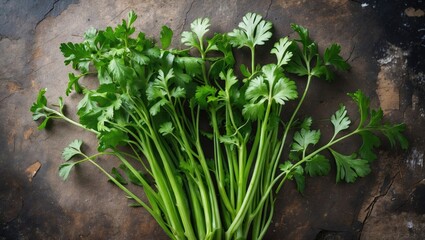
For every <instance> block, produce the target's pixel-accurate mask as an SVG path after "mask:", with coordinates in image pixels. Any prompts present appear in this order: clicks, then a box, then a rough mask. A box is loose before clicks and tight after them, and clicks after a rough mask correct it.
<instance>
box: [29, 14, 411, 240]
mask: <svg viewBox="0 0 425 240" xmlns="http://www.w3.org/2000/svg"><path fill="white" fill-rule="evenodd" d="M135 21H136V14H135V13H134V12H130V13H129V16H128V19H127V20H123V21H122V24H120V25H118V26H117V27H115V28H112V27H107V28H106V29H104V30H95V29H90V30H88V31H87V32H86V33H85V35H84V41H83V42H81V43H63V44H61V46H60V49H61V51H62V53H63V55H64V57H65V64H66V65H68V64H70V65H71V66H72V67H73V68H74V69H75V70H77V72H79V73H70V74H69V82H68V86H67V89H66V92H65V93H66V95H69V94H70V93H71V92H72V91H75V92H77V93H81V94H82V95H83V97H82V100H81V101H80V103H79V104H78V106H77V107H76V108H77V115H78V118H79V121H78V122H76V121H73V120H71V119H70V118H68V117H67V116H65V115H64V112H63V108H64V104H63V100H62V98H60V99H59V104H58V105H57V106H56V107H57V108H54V107H50V106H49V105H48V103H47V99H46V97H45V93H46V90H45V89H42V90H41V91H40V93H39V95H38V97H37V101H36V102H35V103H34V104H33V105H32V107H31V111H32V112H33V119H34V120H38V119H43V121H42V122H41V124H40V126H39V128H40V129H42V128H45V127H46V124H47V123H48V122H49V121H50V120H51V119H63V120H65V121H67V122H69V123H71V124H74V125H76V126H78V127H81V128H84V129H86V130H88V131H90V132H93V133H94V134H96V136H97V139H98V141H99V144H98V151H99V153H97V154H95V155H93V156H87V155H85V154H84V153H83V151H82V150H81V146H82V144H83V143H82V141H81V140H75V141H73V142H72V143H71V144H70V145H69V146H68V147H66V148H65V150H64V151H63V154H62V157H63V159H64V160H65V162H64V163H63V164H62V165H61V166H60V169H59V175H60V176H61V177H62V178H63V179H67V178H68V177H69V176H70V171H71V170H72V169H73V167H74V166H76V165H77V164H80V163H83V162H90V163H91V164H94V165H95V166H96V167H98V168H99V169H100V171H102V172H103V173H104V174H105V175H106V176H107V177H108V178H109V180H110V181H112V182H113V183H115V184H116V185H117V186H118V187H119V188H120V189H122V190H123V191H124V192H125V193H126V195H127V196H128V197H129V198H130V199H132V200H134V203H133V204H132V206H142V207H144V208H145V209H146V210H147V211H148V212H149V213H150V214H151V215H152V216H153V217H154V218H155V220H156V221H157V222H158V224H159V225H160V226H161V227H162V228H163V229H164V231H165V233H166V234H167V235H168V236H169V237H170V238H171V239H229V240H230V239H262V238H263V237H264V235H265V234H266V231H267V229H268V227H269V226H270V224H271V221H272V217H273V212H274V203H275V200H276V196H277V192H278V191H279V189H280V188H281V186H282V184H283V183H284V182H285V181H287V180H293V181H295V182H296V183H297V186H298V190H299V191H301V192H302V191H304V189H305V177H306V175H310V176H322V175H327V174H329V173H330V172H331V165H332V164H331V163H330V161H334V163H335V165H336V181H337V182H340V181H345V182H349V183H351V182H354V181H355V180H356V179H357V178H358V177H364V176H366V175H367V174H369V173H370V171H371V169H370V163H371V162H372V161H373V160H375V159H376V158H377V156H376V154H375V153H374V152H375V151H374V150H375V149H376V148H377V147H379V146H380V145H381V138H380V137H378V136H379V135H383V136H384V137H386V138H387V139H388V140H389V142H390V144H391V145H393V146H394V145H396V144H399V145H400V146H401V148H403V149H406V148H407V147H408V143H407V141H406V139H405V137H404V136H403V134H402V133H403V131H404V128H405V127H404V125H403V124H388V123H384V122H383V113H382V111H381V110H380V109H378V110H373V109H371V108H370V103H369V99H368V98H367V97H366V96H365V95H364V94H363V93H362V92H361V91H357V92H355V93H352V94H349V96H350V97H351V98H352V100H353V101H354V103H355V104H357V106H358V110H359V113H360V120H359V121H356V124H355V125H356V126H353V125H352V123H353V122H352V120H350V118H349V114H348V112H347V109H346V107H345V106H344V105H341V106H340V107H339V109H338V110H337V111H336V112H335V114H333V115H332V116H330V122H331V123H332V125H333V128H334V134H333V135H332V137H331V138H330V139H321V138H322V135H321V132H320V130H318V129H312V118H311V117H305V120H304V121H300V120H298V119H299V118H300V117H301V116H298V115H299V110H300V108H301V106H302V104H303V102H304V101H305V100H306V96H307V95H308V94H307V93H308V91H309V90H310V83H311V81H319V79H325V80H327V81H330V80H332V79H333V77H334V74H333V71H334V70H347V69H348V68H349V65H348V64H347V62H346V61H345V60H344V59H343V58H342V57H341V56H340V51H341V48H340V46H339V45H337V44H332V45H330V46H329V47H328V48H326V49H325V50H324V54H323V56H322V55H321V54H319V51H318V46H317V44H316V43H315V42H314V41H313V40H312V39H311V38H310V36H309V32H308V30H307V29H305V28H304V27H302V26H299V25H296V24H293V25H292V29H293V30H294V31H295V32H296V33H297V34H298V38H296V39H293V40H290V39H289V38H288V37H283V38H281V39H279V40H278V41H277V42H276V43H275V44H274V46H273V48H272V49H271V54H273V55H275V56H276V61H275V62H274V63H269V64H265V65H260V64H256V60H257V59H256V54H255V50H256V47H257V46H258V45H264V44H265V42H267V41H268V40H269V39H270V38H271V36H272V33H271V29H272V24H271V23H270V22H268V21H266V20H264V19H263V18H262V17H261V16H260V15H258V14H255V13H248V14H246V15H245V16H244V17H243V19H242V22H241V23H240V24H239V26H238V28H237V29H235V30H233V31H231V32H230V33H215V34H214V35H211V34H209V26H210V21H209V19H207V18H199V19H196V20H195V21H194V22H193V23H192V24H191V26H190V28H191V29H190V31H185V32H183V33H182V35H181V43H182V44H183V45H184V46H185V48H183V49H174V48H170V46H173V45H172V39H173V31H172V30H171V29H170V28H168V27H166V26H164V27H163V28H162V30H161V33H160V39H159V42H160V45H159V46H158V45H157V44H156V43H155V42H156V41H154V40H153V39H149V38H147V37H146V36H145V34H144V33H138V34H136V33H135V28H134V27H133V23H134V22H135ZM238 48H248V49H249V50H250V52H251V66H250V67H247V66H245V65H237V64H236V62H235V59H234V57H233V51H238ZM236 72H241V73H242V75H243V79H242V78H241V76H238V75H237V74H236ZM293 74H295V75H298V76H300V77H302V78H304V80H297V82H296V81H294V80H293V79H292V78H291V76H293ZM86 75H96V76H97V79H98V80H99V85H98V87H97V88H95V89H89V88H87V87H86V86H83V85H82V84H81V83H80V82H79V80H80V79H81V78H83V77H84V76H86ZM299 82H303V84H300V83H299ZM298 85H303V86H305V87H303V88H302V90H300V89H299V88H298V87H297V86H298ZM289 101H296V103H295V108H294V109H292V108H288V107H287V103H288V102H289ZM283 115H284V116H286V117H285V118H282V117H281V116H283ZM201 116H207V117H202V118H201ZM206 121H207V123H208V126H205V124H202V122H206ZM356 135H357V136H360V138H361V139H362V141H363V143H362V145H361V146H359V148H358V150H357V151H355V152H350V153H340V152H338V151H337V150H335V148H334V146H335V145H336V144H337V143H339V142H341V141H346V140H347V139H348V138H350V137H352V136H356ZM120 146H126V148H124V149H125V150H123V148H122V147H120ZM287 153H289V154H288V155H286V154H287ZM106 154H108V155H113V156H115V157H117V158H118V159H119V160H120V161H121V165H120V166H119V167H118V168H113V169H112V171H111V173H108V172H107V171H106V170H105V169H104V168H103V167H102V166H101V165H100V163H99V162H100V160H99V158H98V157H99V156H102V155H106ZM72 159H79V160H72ZM129 183H132V184H135V185H137V186H140V187H141V188H143V190H144V192H145V196H146V199H147V201H143V200H142V199H141V198H140V197H138V196H137V195H136V194H135V193H133V192H132V191H130V190H129V189H128V188H127V185H128V184H129Z"/></svg>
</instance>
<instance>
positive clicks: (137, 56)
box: [129, 52, 150, 65]
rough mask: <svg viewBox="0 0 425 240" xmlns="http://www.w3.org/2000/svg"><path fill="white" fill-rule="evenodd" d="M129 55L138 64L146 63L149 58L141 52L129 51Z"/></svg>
mask: <svg viewBox="0 0 425 240" xmlns="http://www.w3.org/2000/svg"><path fill="white" fill-rule="evenodd" d="M129 57H130V58H131V59H132V60H133V61H135V62H136V63H137V64H139V65H148V64H149V62H150V58H149V57H148V56H146V55H144V54H142V53H138V52H131V53H130V55H129Z"/></svg>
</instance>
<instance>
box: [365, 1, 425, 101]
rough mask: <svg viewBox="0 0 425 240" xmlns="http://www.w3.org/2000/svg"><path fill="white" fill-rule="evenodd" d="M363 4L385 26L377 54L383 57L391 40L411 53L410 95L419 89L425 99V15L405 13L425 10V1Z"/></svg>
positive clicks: (408, 86) (406, 83)
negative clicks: (418, 15)
mask: <svg viewBox="0 0 425 240" xmlns="http://www.w3.org/2000/svg"><path fill="white" fill-rule="evenodd" d="M359 3H360V1H359ZM361 3H364V4H368V6H367V7H365V8H367V9H371V10H370V11H371V12H373V14H374V15H375V17H376V18H377V20H378V21H379V22H381V25H382V26H383V34H382V38H381V41H379V42H378V44H377V46H376V57H377V58H378V59H379V58H380V57H382V56H383V55H385V52H386V49H387V48H388V43H390V44H393V45H394V46H397V47H399V48H401V49H402V50H403V51H405V52H407V53H408V54H407V56H405V57H406V59H407V68H408V69H407V72H408V74H409V77H408V78H406V82H405V83H404V84H403V88H404V90H405V91H406V92H407V94H406V97H408V98H409V97H411V95H412V94H413V92H414V91H416V92H417V94H418V95H419V96H420V98H421V99H425V75H424V65H425V60H424V56H425V17H424V16H422V17H411V16H408V15H407V14H406V13H405V10H406V9H407V8H414V9H421V10H425V3H424V2H423V0H417V1H392V0H379V1H378V0H364V1H361ZM407 101H408V100H407ZM421 105H422V106H425V102H421Z"/></svg>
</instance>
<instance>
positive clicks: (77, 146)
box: [62, 139, 83, 161]
mask: <svg viewBox="0 0 425 240" xmlns="http://www.w3.org/2000/svg"><path fill="white" fill-rule="evenodd" d="M82 144H83V141H81V140H79V139H76V140H74V141H72V142H71V143H70V144H69V145H68V146H67V147H66V148H65V149H64V150H63V152H62V158H63V159H64V160H65V161H68V160H70V159H71V158H72V157H74V156H75V155H79V154H82V153H81V145H82Z"/></svg>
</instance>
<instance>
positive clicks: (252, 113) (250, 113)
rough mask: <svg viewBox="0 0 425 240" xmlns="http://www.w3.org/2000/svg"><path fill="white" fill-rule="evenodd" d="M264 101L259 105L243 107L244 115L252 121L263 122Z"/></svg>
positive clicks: (248, 104)
mask: <svg viewBox="0 0 425 240" xmlns="http://www.w3.org/2000/svg"><path fill="white" fill-rule="evenodd" d="M264 101H265V99H263V100H262V101H260V102H258V103H247V104H245V105H244V106H243V109H242V115H243V116H244V117H245V118H247V119H250V120H262V119H263V118H264V112H265V107H264V104H263V103H264Z"/></svg>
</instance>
